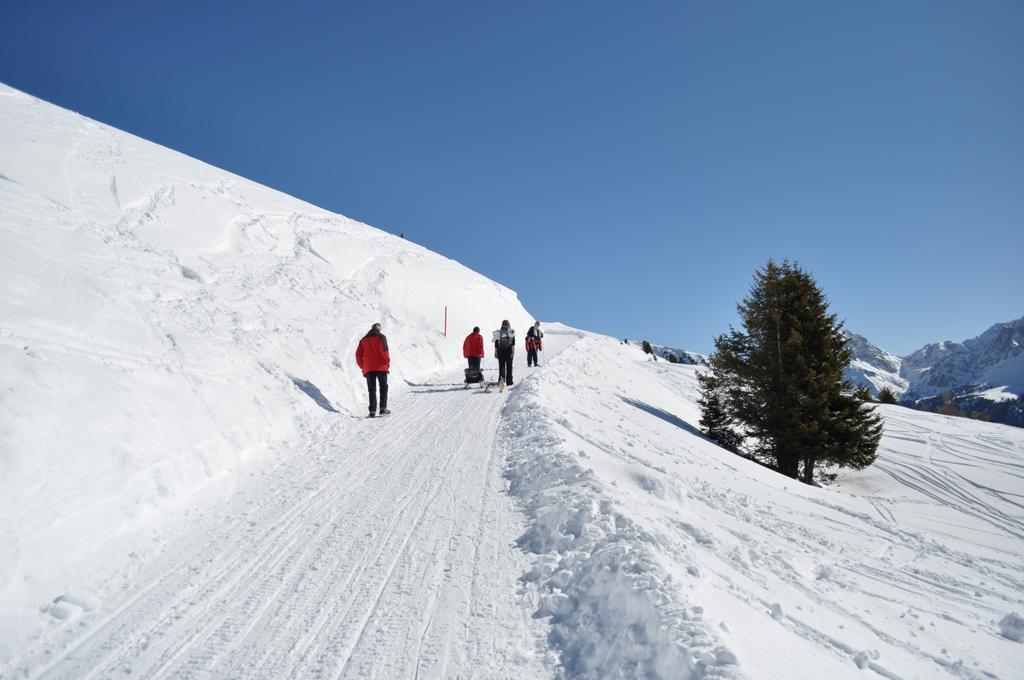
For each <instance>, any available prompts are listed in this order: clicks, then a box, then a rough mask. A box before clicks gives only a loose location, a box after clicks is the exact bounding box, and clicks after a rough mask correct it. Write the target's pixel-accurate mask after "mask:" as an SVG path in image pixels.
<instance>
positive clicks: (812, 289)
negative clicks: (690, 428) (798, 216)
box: [701, 260, 882, 483]
mask: <svg viewBox="0 0 1024 680" xmlns="http://www.w3.org/2000/svg"><path fill="white" fill-rule="evenodd" d="M737 311H738V312H739V316H740V320H741V323H742V326H743V329H744V330H743V332H741V331H737V330H736V329H734V328H730V329H729V331H728V333H725V334H723V335H720V336H719V337H717V338H716V339H715V351H714V353H713V354H712V355H711V357H709V359H708V365H709V367H710V368H711V374H710V375H709V376H708V377H707V378H704V379H702V380H701V385H702V409H705V408H706V409H707V410H706V411H705V412H704V415H706V416H707V417H708V422H709V423H715V422H719V421H721V418H722V417H721V416H716V414H714V413H713V412H712V407H713V406H714V405H715V403H716V402H715V400H716V399H717V408H720V409H721V411H722V413H723V414H724V418H725V419H726V422H727V423H730V424H732V425H735V426H737V427H738V429H739V431H741V432H742V437H740V442H739V443H740V444H743V443H745V442H750V445H749V447H748V450H749V451H750V452H751V453H752V454H753V455H754V457H755V458H757V459H758V460H761V461H762V462H765V463H767V464H768V465H770V466H772V467H774V468H775V469H777V470H778V471H779V472H781V473H783V474H785V475H787V476H789V477H794V478H796V477H797V476H798V475H799V476H800V477H801V479H803V481H805V482H807V483H812V482H813V481H814V472H815V469H816V468H817V467H818V466H823V465H838V466H840V467H853V468H858V469H859V468H863V467H865V466H867V465H870V464H871V463H872V462H874V459H875V450H876V449H877V447H878V441H879V439H880V437H881V432H882V425H881V419H880V418H879V416H877V415H876V414H875V413H873V411H871V410H869V409H865V408H864V402H863V400H862V399H859V398H858V397H857V396H856V395H855V394H853V388H852V385H851V384H850V383H849V381H847V380H845V379H844V378H843V369H844V368H845V367H846V366H848V365H849V363H850V358H851V356H852V352H851V350H849V349H848V348H847V347H846V343H845V340H844V338H843V335H842V330H843V328H842V323H841V322H839V321H838V319H837V317H836V316H835V315H834V314H829V312H828V302H827V300H826V299H825V295H824V293H822V291H821V289H820V288H818V285H817V284H816V283H815V281H814V279H813V278H812V277H811V275H810V274H808V273H807V272H805V271H803V270H802V269H800V267H799V266H797V265H796V264H794V263H791V262H789V261H788V260H787V261H784V262H783V263H782V264H778V263H776V262H774V261H771V260H769V262H768V263H767V264H766V265H765V267H764V268H763V269H761V270H759V271H757V272H755V274H754V284H753V286H752V287H751V290H750V293H749V295H748V296H747V297H746V298H745V299H744V300H743V302H742V303H740V304H739V305H738V306H737ZM735 431H736V430H733V432H735ZM709 436H710V435H709ZM801 472H802V474H801Z"/></svg>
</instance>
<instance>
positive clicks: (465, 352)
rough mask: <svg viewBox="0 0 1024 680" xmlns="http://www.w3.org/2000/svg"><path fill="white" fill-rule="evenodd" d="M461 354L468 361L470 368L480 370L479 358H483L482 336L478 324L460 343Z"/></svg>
mask: <svg viewBox="0 0 1024 680" xmlns="http://www.w3.org/2000/svg"><path fill="white" fill-rule="evenodd" d="M462 356H464V357H466V360H467V361H469V367H470V368H471V369H473V370H476V371H479V370H480V360H481V359H483V358H484V336H482V335H480V327H479V326H474V327H473V332H472V333H470V334H469V335H467V336H466V340H465V341H464V342H463V343H462Z"/></svg>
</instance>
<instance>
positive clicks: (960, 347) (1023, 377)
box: [901, 318, 1024, 398]
mask: <svg viewBox="0 0 1024 680" xmlns="http://www.w3.org/2000/svg"><path fill="white" fill-rule="evenodd" d="M901 374H902V375H903V376H904V377H905V378H906V379H907V380H908V381H909V383H910V390H909V391H908V394H907V397H908V398H921V397H930V396H933V395H936V394H940V393H942V392H945V391H946V390H950V389H956V388H959V387H963V386H965V385H988V386H990V387H998V386H1006V387H1007V391H1009V392H1012V393H1014V394H1018V395H1020V394H1024V318H1020V319H1017V320H1016V321H1009V322H1007V323H997V324H995V325H993V326H992V327H991V328H989V329H988V330H987V331H985V332H984V333H982V334H981V335H979V336H977V337H976V338H971V339H970V340H964V341H963V342H938V343H933V344H930V345H925V346H924V347H922V348H921V349H919V350H917V351H916V352H914V353H912V354H910V355H908V356H906V357H904V359H903V365H902V370H901Z"/></svg>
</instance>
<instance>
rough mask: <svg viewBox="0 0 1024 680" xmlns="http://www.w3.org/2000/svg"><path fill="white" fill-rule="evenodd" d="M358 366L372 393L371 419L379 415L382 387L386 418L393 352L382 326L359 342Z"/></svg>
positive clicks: (376, 327) (382, 400)
mask: <svg viewBox="0 0 1024 680" xmlns="http://www.w3.org/2000/svg"><path fill="white" fill-rule="evenodd" d="M356 364H357V365H358V366H359V368H361V369H362V370H363V376H364V377H365V378H366V389H367V390H368V391H369V393H370V416H369V417H370V418H373V417H374V416H375V415H377V386H378V385H379V386H380V414H381V415H382V416H386V415H387V414H389V413H391V411H389V410H388V371H390V370H391V352H390V351H389V350H388V339H387V337H386V336H385V335H384V334H383V333H381V332H380V324H379V323H375V324H373V328H371V329H370V331H369V332H368V333H367V334H366V335H364V336H363V339H362V340H360V341H359V347H357V348H356Z"/></svg>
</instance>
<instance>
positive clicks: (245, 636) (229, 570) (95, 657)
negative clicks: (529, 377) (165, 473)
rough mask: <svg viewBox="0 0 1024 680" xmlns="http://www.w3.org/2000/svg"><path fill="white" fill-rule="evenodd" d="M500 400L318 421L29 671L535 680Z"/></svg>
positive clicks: (397, 401)
mask: <svg viewBox="0 0 1024 680" xmlns="http://www.w3.org/2000/svg"><path fill="white" fill-rule="evenodd" d="M520 370H523V369H522V368H520ZM396 387H398V386H396ZM505 396H506V395H503V394H501V393H496V392H492V393H484V392H483V391H482V390H480V389H479V388H475V389H463V387H462V386H461V385H459V384H443V385H421V386H415V385H414V386H410V387H409V388H408V389H402V388H400V387H398V389H395V388H393V396H392V399H391V401H392V408H393V411H394V413H393V414H392V415H391V416H388V417H385V418H377V419H375V420H366V419H356V418H353V417H351V416H349V415H339V416H337V417H335V418H333V419H331V420H330V421H329V422H328V423H327V424H326V425H325V426H324V427H323V429H322V430H321V431H319V432H315V433H311V434H312V435H314V436H312V437H311V444H310V446H309V447H308V448H307V449H306V450H305V451H303V452H302V453H301V454H300V455H298V456H297V457H295V458H293V459H287V460H282V461H281V462H280V464H278V465H277V466H276V467H275V468H272V469H268V470H264V471H262V473H261V474H259V475H256V476H254V477H252V478H250V479H249V481H248V482H247V483H245V484H243V485H242V488H240V489H239V490H238V491H237V492H236V493H234V494H233V497H232V499H231V500H230V501H229V502H227V503H223V504H221V505H219V506H216V507H214V508H213V509H212V510H211V511H209V512H213V513H215V514H216V516H212V517H208V519H207V520H206V521H205V524H206V525H207V529H206V530H205V531H202V532H200V533H198V534H196V533H193V534H191V535H188V536H187V538H185V539H184V541H183V542H182V543H181V544H180V545H177V546H173V547H170V549H168V550H165V551H164V554H165V558H164V559H161V560H158V561H156V562H155V563H153V564H150V565H148V566H147V567H146V568H145V569H142V570H140V571H139V572H137V573H136V574H134V575H133V576H132V577H131V579H130V581H129V582H126V583H124V584H123V591H122V593H121V594H120V600H119V601H117V602H112V601H107V602H104V603H103V607H102V608H103V609H104V610H106V611H107V612H108V613H107V614H106V615H105V620H102V619H99V620H97V619H98V617H94V619H93V621H92V622H90V624H89V625H88V626H85V627H82V628H81V629H79V630H74V629H72V631H71V632H70V635H69V637H68V639H67V640H66V642H65V644H64V645H63V646H60V647H58V648H56V649H53V650H52V658H51V659H49V660H48V661H47V662H44V663H45V670H44V671H43V672H42V673H41V675H42V677H53V678H65V677H66V678H110V677H118V676H121V675H127V674H131V675H133V676H135V677H147V678H159V677H197V676H200V675H203V677H222V678H227V677H268V678H270V677H329V678H348V677H352V678H357V677H358V678H365V677H380V678H431V677H454V676H459V677H464V676H474V677H499V676H501V677H509V676H513V675H519V676H522V677H544V676H547V675H550V673H551V671H550V670H547V669H546V668H545V667H544V665H543V662H542V659H543V658H544V654H545V652H544V651H543V649H542V647H543V646H545V643H544V641H543V629H542V628H541V627H540V625H539V623H538V622H537V621H534V620H532V619H531V618H530V614H531V613H532V611H534V609H535V607H534V606H531V605H530V604H529V603H528V602H521V601H517V598H520V597H525V596H523V595H517V593H520V592H521V587H520V586H519V584H518V583H517V577H518V576H519V575H521V574H522V573H523V572H524V571H525V570H526V567H525V566H524V564H525V557H523V556H517V554H516V552H515V549H514V547H513V546H512V541H513V540H514V539H515V537H516V536H518V535H519V533H521V532H522V527H521V526H519V525H517V524H516V517H517V515H516V514H515V513H514V511H513V509H512V507H511V505H512V501H511V499H510V498H509V496H508V495H507V494H505V493H503V492H502V487H503V485H504V484H505V482H504V480H503V478H502V472H503V460H502V457H501V456H500V455H499V453H498V452H497V451H496V450H495V447H494V438H495V432H496V430H497V426H498V422H499V420H500V414H501V407H502V405H503V403H504V401H505ZM538 629H539V630H540V632H538ZM76 634H77V635H76ZM40 661H41V659H40ZM40 670H41V669H40ZM204 674H207V675H204Z"/></svg>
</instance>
